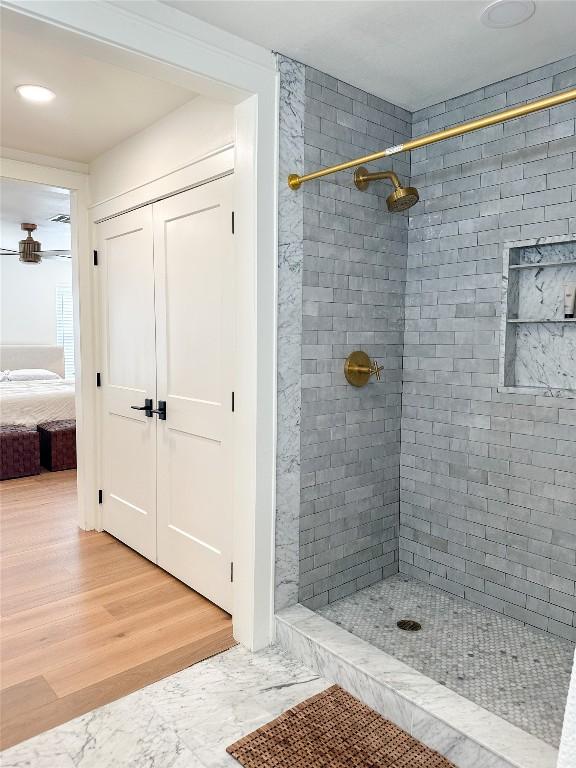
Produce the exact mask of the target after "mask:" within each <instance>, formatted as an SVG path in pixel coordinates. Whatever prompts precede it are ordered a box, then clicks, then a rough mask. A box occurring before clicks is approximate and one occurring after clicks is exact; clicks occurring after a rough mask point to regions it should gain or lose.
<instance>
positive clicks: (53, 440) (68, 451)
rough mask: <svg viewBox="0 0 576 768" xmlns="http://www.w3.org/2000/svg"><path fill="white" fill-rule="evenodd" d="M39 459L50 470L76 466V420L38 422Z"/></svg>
mask: <svg viewBox="0 0 576 768" xmlns="http://www.w3.org/2000/svg"><path fill="white" fill-rule="evenodd" d="M38 433H39V435H40V461H41V462H42V466H43V467H46V469H49V470H50V471H51V472H58V471H60V470H61V469H75V467H76V421H75V420H74V419H69V420H68V421H45V422H44V423H43V424H38Z"/></svg>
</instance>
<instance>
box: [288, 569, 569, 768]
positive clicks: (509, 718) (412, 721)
mask: <svg viewBox="0 0 576 768" xmlns="http://www.w3.org/2000/svg"><path fill="white" fill-rule="evenodd" d="M321 614H322V615H320V613H314V612H312V611H311V610H309V609H308V608H305V607H304V606H301V605H295V606H292V607H290V608H286V609H284V610H283V611H280V612H279V613H278V614H277V617H276V629H277V642H278V643H279V644H280V645H281V646H282V647H284V648H285V649H286V650H287V651H288V652H289V653H291V654H292V655H293V656H294V657H296V658H298V659H299V660H300V661H302V662H303V663H304V664H306V665H307V666H309V667H311V668H312V669H314V670H315V671H316V672H318V673H319V674H321V675H323V676H324V677H326V678H327V679H329V680H331V681H332V682H335V683H338V684H340V685H341V686H342V687H343V688H345V689H346V690H348V691H350V692H351V693H352V694H353V695H355V696H357V697H358V698H360V699H362V700H363V701H364V702H365V703H366V704H368V705H369V706H371V707H372V708H373V709H375V710H376V711H378V712H379V713H380V714H382V715H383V716H384V717H387V718H388V719H390V720H392V721H393V722H395V723H396V724H397V725H399V726H400V727H401V728H404V730H406V731H408V732H409V733H411V734H412V735H413V736H415V737H416V738H417V739H419V740H420V741H422V742H424V743H425V744H427V745H428V746H430V747H432V748H433V749H436V750H438V751H439V752H441V753H442V754H444V755H446V756H447V757H448V758H449V759H450V760H452V762H453V763H454V764H455V765H456V766H457V767H458V768H554V766H555V765H556V760H557V754H558V753H557V748H556V747H557V744H558V740H559V734H560V729H561V723H562V714H563V710H564V706H565V701H566V694H567V690H568V681H569V676H570V670H571V664H572V655H573V650H574V646H573V644H572V643H570V642H568V641H565V640H563V639H561V638H556V637H554V636H552V635H549V634H547V633H544V632H541V631H539V630H536V629H533V628H531V627H528V626H525V625H523V624H521V623H520V622H517V621H515V620H514V619H509V618H508V617H505V616H502V615H501V614H498V613H495V612H493V611H490V610H488V609H484V608H483V607H480V606H476V605H474V604H473V603H470V602H468V601H465V600H462V599H461V598H457V597H453V596H452V595H450V594H448V593H446V592H443V591H442V590H439V589H437V588H435V587H431V586H430V585H427V584H423V583H422V582H419V581H416V580H415V579H412V578H410V577H407V576H404V575H396V576H393V577H390V578H389V579H387V580H386V581H384V582H381V583H380V584H376V585H373V586H371V587H368V588H367V589H364V590H362V591H360V592H358V593H356V594H355V595H351V596H349V597H346V598H343V599H341V600H339V601H337V602H335V603H332V604H331V605H329V606H326V607H325V608H322V609H321ZM401 619H411V620H415V621H417V622H419V623H420V624H421V625H422V629H421V630H419V631H413V632H410V631H408V632H407V631H403V630H401V629H399V628H398V627H397V626H396V623H397V621H399V620H401ZM470 654H472V655H470ZM536 660H537V661H536Z"/></svg>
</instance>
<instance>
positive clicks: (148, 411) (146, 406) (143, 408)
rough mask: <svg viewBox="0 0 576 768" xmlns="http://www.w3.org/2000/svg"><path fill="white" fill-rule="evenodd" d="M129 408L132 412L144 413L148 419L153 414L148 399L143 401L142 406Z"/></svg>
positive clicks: (150, 401) (150, 402)
mask: <svg viewBox="0 0 576 768" xmlns="http://www.w3.org/2000/svg"><path fill="white" fill-rule="evenodd" d="M130 408H131V409H132V410H133V411H146V416H147V417H148V418H149V419H151V418H152V414H153V413H154V411H153V410H152V408H153V404H152V400H151V399H148V398H146V400H144V405H131V406H130Z"/></svg>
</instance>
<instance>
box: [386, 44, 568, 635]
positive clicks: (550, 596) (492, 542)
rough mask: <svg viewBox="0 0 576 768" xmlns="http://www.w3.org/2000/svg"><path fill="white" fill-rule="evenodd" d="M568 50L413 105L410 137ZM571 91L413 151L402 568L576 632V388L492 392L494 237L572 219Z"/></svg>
mask: <svg viewBox="0 0 576 768" xmlns="http://www.w3.org/2000/svg"><path fill="white" fill-rule="evenodd" d="M575 65H576V57H572V58H570V59H566V60H564V61H561V62H556V63H554V64H551V65H549V66H546V67H542V68H540V69H537V70H534V71H532V72H528V73H525V74H523V75H520V76H518V77H515V78H511V79H510V80H509V81H505V82H503V83H496V84H494V85H490V86H487V87H486V88H481V89H479V90H477V91H475V92H474V93H472V94H468V95H466V96H463V97H458V98H456V99H451V100H450V101H448V102H446V103H442V104H437V105H434V106H433V107H429V108H427V109H423V110H421V111H419V112H416V113H415V114H414V115H413V129H414V133H413V135H414V136H419V135H422V134H424V133H427V132H429V131H432V130H438V129H440V128H444V127H447V126H450V125H453V124H455V123H458V122H460V121H462V120H466V119H470V118H472V117H475V116H478V115H483V114H487V113H489V112H490V111H494V110H498V109H503V108H505V107H506V106H510V105H513V104H517V103H518V102H520V101H523V100H527V99H533V98H537V97H539V96H542V95H546V94H549V93H551V92H553V91H559V90H562V89H565V88H569V87H573V86H574V85H575V84H576V69H575V68H574V67H575ZM575 117H576V105H575V104H574V103H571V104H567V105H565V106H561V107H558V108H555V109H552V110H547V111H544V112H540V113H536V114H534V115H531V116H529V117H525V118H521V119H519V120H514V121H511V122H509V123H505V124H501V125H497V126H492V127H490V128H487V129H484V130H481V131H477V132H475V133H472V134H469V135H467V136H461V137H458V138H454V139H451V140H449V141H445V142H440V143H438V144H436V145H431V146H429V147H428V148H421V149H419V150H416V151H415V152H413V153H412V180H411V183H412V184H413V185H414V186H416V187H417V188H418V189H419V191H420V197H421V202H420V204H419V205H418V207H416V208H413V209H412V211H411V212H410V213H411V214H412V215H411V216H410V224H409V235H408V237H409V256H408V271H407V282H406V309H405V336H404V359H403V368H404V374H403V379H404V383H403V407H402V459H401V469H400V474H401V491H400V496H401V512H400V523H401V524H400V571H401V572H403V573H408V574H411V575H412V576H415V577H417V578H419V579H422V580H424V581H426V582H429V583H430V584H433V585H435V586H438V587H441V588H442V589H445V590H447V591H449V592H452V593H454V594H456V595H459V596H461V597H465V598H467V599H469V600H471V601H473V602H476V603H479V604H481V605H484V606H487V607H489V608H492V609H494V610H496V611H499V612H501V613H504V614H506V615H509V616H512V617H514V618H516V619H519V620H520V621H523V622H526V623H528V624H531V625H533V626H536V627H539V628H541V629H544V630H548V631H550V632H552V633H554V634H557V635H560V636H562V637H565V638H568V639H572V640H576V622H575V620H574V616H575V611H576V594H575V580H576V430H575V429H574V424H575V423H576V399H568V398H564V399H561V398H551V397H544V396H536V395H524V394H505V393H500V392H498V389H497V379H498V348H499V316H500V295H501V293H500V292H501V281H502V249H503V247H504V244H505V243H506V242H509V241H514V240H526V239H532V238H540V237H547V236H552V235H558V236H563V235H566V236H568V235H569V234H574V233H576V160H575V158H576V139H575V135H574V119H575Z"/></svg>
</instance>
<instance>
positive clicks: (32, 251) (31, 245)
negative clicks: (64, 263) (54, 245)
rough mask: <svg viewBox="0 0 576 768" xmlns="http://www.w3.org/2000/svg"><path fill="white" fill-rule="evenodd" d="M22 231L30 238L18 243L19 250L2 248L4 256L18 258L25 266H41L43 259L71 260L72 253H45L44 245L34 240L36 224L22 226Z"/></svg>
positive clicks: (0, 249) (0, 250)
mask: <svg viewBox="0 0 576 768" xmlns="http://www.w3.org/2000/svg"><path fill="white" fill-rule="evenodd" d="M20 229H21V230H22V231H23V232H28V237H25V238H24V240H20V242H19V243H18V250H17V251H15V250H14V249H12V248H0V252H1V253H2V255H3V256H18V257H19V260H20V261H22V262H24V264H40V262H41V261H42V259H57V258H61V259H69V258H71V256H72V254H71V253H70V251H69V250H68V251H66V250H64V251H43V250H42V243H41V242H40V241H38V240H34V238H33V237H32V232H34V230H35V229H36V224H20Z"/></svg>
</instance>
